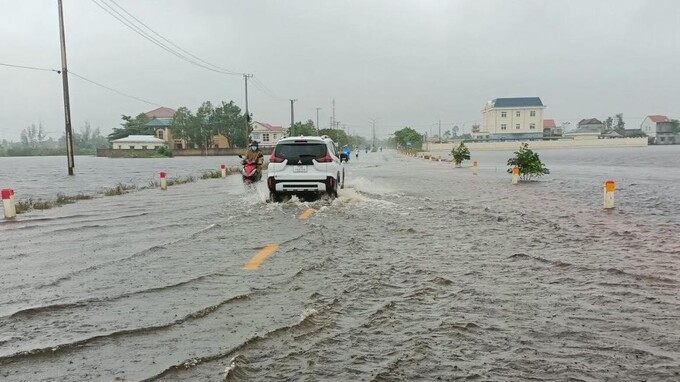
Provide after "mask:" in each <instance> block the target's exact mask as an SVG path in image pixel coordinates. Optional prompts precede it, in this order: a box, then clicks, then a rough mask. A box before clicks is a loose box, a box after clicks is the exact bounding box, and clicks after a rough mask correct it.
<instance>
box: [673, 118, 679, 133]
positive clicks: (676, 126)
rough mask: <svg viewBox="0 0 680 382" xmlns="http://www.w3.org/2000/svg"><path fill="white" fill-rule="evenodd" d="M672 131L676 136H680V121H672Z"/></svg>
mask: <svg viewBox="0 0 680 382" xmlns="http://www.w3.org/2000/svg"><path fill="white" fill-rule="evenodd" d="M671 129H673V133H674V134H680V121H678V120H677V119H671Z"/></svg>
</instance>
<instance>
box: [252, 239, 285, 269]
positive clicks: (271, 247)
mask: <svg viewBox="0 0 680 382" xmlns="http://www.w3.org/2000/svg"><path fill="white" fill-rule="evenodd" d="M277 248H279V245H278V244H267V245H265V246H264V248H262V249H261V250H260V252H258V253H257V254H256V255H255V256H253V257H252V258H251V259H250V260H248V262H247V263H246V264H245V265H244V266H243V269H247V270H249V271H252V270H255V269H257V268H259V267H260V265H262V263H263V262H264V260H265V259H266V258H267V257H269V255H271V254H272V253H274V251H276V249H277Z"/></svg>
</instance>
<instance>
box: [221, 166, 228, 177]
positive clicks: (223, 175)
mask: <svg viewBox="0 0 680 382" xmlns="http://www.w3.org/2000/svg"><path fill="white" fill-rule="evenodd" d="M220 170H222V177H223V178H226V177H227V166H226V165H223V164H222V165H220Z"/></svg>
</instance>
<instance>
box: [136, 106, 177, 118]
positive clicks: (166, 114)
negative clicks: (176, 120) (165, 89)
mask: <svg viewBox="0 0 680 382" xmlns="http://www.w3.org/2000/svg"><path fill="white" fill-rule="evenodd" d="M144 114H146V116H147V117H149V118H172V117H174V116H175V111H174V110H172V109H171V108H169V107H159V108H158V109H154V110H151V111H148V112H146V113H144Z"/></svg>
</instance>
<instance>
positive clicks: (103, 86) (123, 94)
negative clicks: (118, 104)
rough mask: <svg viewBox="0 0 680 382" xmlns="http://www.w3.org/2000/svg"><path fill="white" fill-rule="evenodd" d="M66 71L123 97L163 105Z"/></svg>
mask: <svg viewBox="0 0 680 382" xmlns="http://www.w3.org/2000/svg"><path fill="white" fill-rule="evenodd" d="M68 73H69V74H71V75H74V76H76V77H78V78H80V79H81V80H83V81H87V82H89V83H91V84H93V85H97V86H99V87H101V88H104V89H106V90H109V91H112V92H114V93H117V94H120V95H122V96H123V97H128V98H132V99H135V100H137V101H141V102H144V103H148V104H150V105H154V106H163V105H161V104H158V103H156V102H151V101H147V100H145V99H143V98H139V97H135V96H133V95H130V94H127V93H123V92H122V91H120V90H116V89H114V88H112V87H109V86H106V85H103V84H100V83H98V82H95V81H93V80H91V79H89V78H85V77H83V76H81V75H80V74H77V73H75V72H73V71H72V70H69V72H68Z"/></svg>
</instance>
